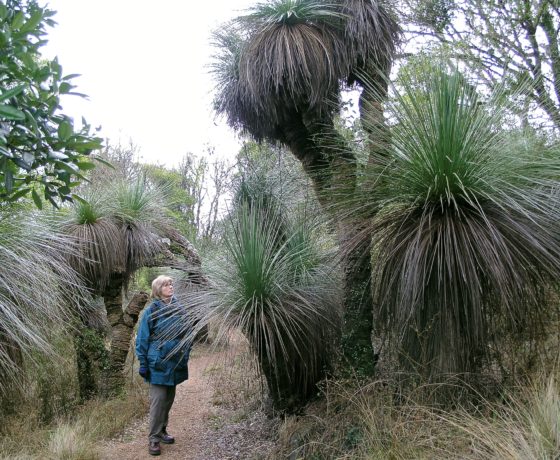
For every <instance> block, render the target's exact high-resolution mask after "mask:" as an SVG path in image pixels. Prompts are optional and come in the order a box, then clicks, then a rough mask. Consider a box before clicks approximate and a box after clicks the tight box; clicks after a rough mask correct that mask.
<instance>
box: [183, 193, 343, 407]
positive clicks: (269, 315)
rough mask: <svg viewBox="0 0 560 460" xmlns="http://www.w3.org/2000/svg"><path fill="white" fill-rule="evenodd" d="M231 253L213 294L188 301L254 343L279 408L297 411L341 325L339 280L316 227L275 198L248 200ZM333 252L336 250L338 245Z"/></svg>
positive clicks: (230, 240) (237, 214)
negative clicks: (288, 212)
mask: <svg viewBox="0 0 560 460" xmlns="http://www.w3.org/2000/svg"><path fill="white" fill-rule="evenodd" d="M223 238H224V240H223V242H224V247H225V249H224V252H223V254H222V255H221V256H219V257H218V258H217V259H216V260H215V261H214V262H212V263H211V264H209V266H208V269H207V270H208V275H209V279H210V280H211V281H210V286H209V289H206V290H204V291H201V292H198V293H197V294H196V295H195V296H194V298H189V299H187V300H185V301H186V302H188V303H189V304H190V305H192V306H193V307H192V308H193V311H195V312H197V311H198V314H199V315H201V316H202V317H203V321H201V322H200V323H199V324H206V323H208V322H212V323H213V324H217V325H218V326H217V328H218V336H219V337H221V336H228V335H229V333H230V332H231V331H233V330H238V331H241V332H242V333H243V334H244V336H245V337H246V338H247V341H248V343H249V345H250V347H251V350H252V352H253V353H254V356H255V358H256V360H257V362H258V364H259V369H260V370H261V372H262V375H263V376H264V378H265V380H266V383H267V386H268V389H269V393H270V396H271V399H272V403H273V408H274V409H276V410H280V411H296V410H298V409H300V408H301V407H303V405H305V403H306V402H308V401H309V399H310V398H311V397H312V396H314V395H315V394H317V387H316V384H317V382H318V381H320V380H321V379H323V378H324V377H325V373H326V371H327V370H328V368H329V356H330V355H331V354H332V353H333V346H332V345H333V339H334V337H335V335H336V331H337V328H338V327H339V324H340V318H339V312H340V309H339V303H340V295H341V293H340V282H339V280H338V279H337V277H336V276H335V273H336V272H335V271H334V270H333V267H332V264H331V263H330V261H331V260H332V258H329V252H328V251H327V250H325V247H328V245H326V246H325V245H324V241H321V239H320V238H319V237H318V233H317V228H316V225H314V224H312V223H311V222H310V221H308V220H306V219H303V218H301V216H300V219H294V218H293V216H292V218H288V217H287V216H286V215H285V214H284V213H283V211H282V209H281V207H280V206H279V205H278V204H273V203H272V202H271V201H270V200H268V202H267V203H266V204H265V203H264V202H263V201H262V200H255V201H253V202H251V203H250V202H249V201H248V200H243V201H242V202H241V203H240V204H239V205H238V206H237V207H236V209H235V211H234V212H233V213H232V214H231V215H230V216H229V218H228V223H227V226H226V230H225V232H224V237H223ZM331 247H332V245H331Z"/></svg>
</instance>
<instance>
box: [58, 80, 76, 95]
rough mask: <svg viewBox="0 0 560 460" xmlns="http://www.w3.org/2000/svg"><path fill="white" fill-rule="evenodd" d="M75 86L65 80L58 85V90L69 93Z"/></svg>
mask: <svg viewBox="0 0 560 460" xmlns="http://www.w3.org/2000/svg"><path fill="white" fill-rule="evenodd" d="M73 87H74V86H73V85H71V84H70V83H67V82H65V81H63V82H62V83H61V84H60V86H59V87H58V91H60V93H61V94H66V93H68V92H69V91H70V90H71V89H72V88H73Z"/></svg>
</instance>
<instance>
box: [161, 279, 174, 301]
mask: <svg viewBox="0 0 560 460" xmlns="http://www.w3.org/2000/svg"><path fill="white" fill-rule="evenodd" d="M171 297H173V283H171V282H169V283H167V284H164V285H163V286H162V287H161V298H162V299H163V300H166V301H169V299H171Z"/></svg>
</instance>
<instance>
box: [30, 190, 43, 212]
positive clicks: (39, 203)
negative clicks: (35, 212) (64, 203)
mask: <svg viewBox="0 0 560 460" xmlns="http://www.w3.org/2000/svg"><path fill="white" fill-rule="evenodd" d="M31 198H33V201H34V202H35V206H37V208H39V209H43V202H42V201H41V197H40V196H39V194H38V193H37V192H36V191H35V190H31Z"/></svg>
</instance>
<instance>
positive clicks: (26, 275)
mask: <svg viewBox="0 0 560 460" xmlns="http://www.w3.org/2000/svg"><path fill="white" fill-rule="evenodd" d="M53 228H54V226H53V225H51V224H50V223H49V222H48V220H47V219H46V218H45V216H44V215H43V216H39V215H38V213H36V212H35V213H31V212H29V211H26V210H24V209H18V208H16V207H3V208H2V209H0V266H1V267H2V269H1V270H0V375H1V376H2V378H0V394H2V393H3V392H4V390H6V389H7V386H8V385H9V384H10V383H11V382H13V381H14V380H13V379H14V378H15V377H16V376H18V375H19V374H18V372H19V371H21V365H22V364H23V359H24V357H25V355H26V354H29V353H30V352H32V351H36V350H39V351H41V352H44V353H47V354H52V353H53V348H52V347H51V345H50V335H51V332H52V330H53V329H56V328H58V327H60V326H61V325H63V326H65V325H67V324H70V323H72V322H73V320H72V318H73V315H74V314H75V312H76V311H80V309H82V308H83V306H84V305H86V304H87V302H86V301H85V300H87V299H88V297H89V295H88V292H87V291H86V290H85V288H83V287H82V284H81V281H80V278H79V276H78V273H77V272H76V271H75V270H74V269H73V268H71V266H70V265H69V264H68V262H67V259H66V254H67V253H68V252H72V251H73V245H72V241H71V240H69V239H68V238H67V237H66V236H65V235H63V234H61V233H57V232H56V231H54V230H53ZM82 312H83V311H82Z"/></svg>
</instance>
